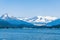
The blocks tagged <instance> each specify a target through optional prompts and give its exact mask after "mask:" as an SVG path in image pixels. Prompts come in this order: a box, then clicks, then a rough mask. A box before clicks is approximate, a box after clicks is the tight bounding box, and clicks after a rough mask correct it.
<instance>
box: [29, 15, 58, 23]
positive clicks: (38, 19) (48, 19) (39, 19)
mask: <svg viewBox="0 0 60 40" xmlns="http://www.w3.org/2000/svg"><path fill="white" fill-rule="evenodd" d="M55 19H57V17H52V16H35V17H33V18H30V19H28V21H29V22H44V23H48V22H51V21H53V20H55Z"/></svg>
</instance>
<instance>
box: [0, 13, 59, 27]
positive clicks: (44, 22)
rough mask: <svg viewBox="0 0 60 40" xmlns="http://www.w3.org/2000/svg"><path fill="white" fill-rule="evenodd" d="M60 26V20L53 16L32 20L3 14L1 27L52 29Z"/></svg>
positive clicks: (36, 17) (33, 18)
mask: <svg viewBox="0 0 60 40" xmlns="http://www.w3.org/2000/svg"><path fill="white" fill-rule="evenodd" d="M56 25H60V18H57V17H53V16H35V17H30V18H24V17H14V16H9V15H8V14H3V15H2V16H1V17H0V27H7V28H8V27H14V28H15V27H18V28H23V27H28V28H29V27H38V26H39V27H42V26H45V27H52V26H56Z"/></svg>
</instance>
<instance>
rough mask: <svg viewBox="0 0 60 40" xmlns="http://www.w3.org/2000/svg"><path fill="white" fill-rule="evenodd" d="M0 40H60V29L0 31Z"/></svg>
mask: <svg viewBox="0 0 60 40" xmlns="http://www.w3.org/2000/svg"><path fill="white" fill-rule="evenodd" d="M0 40H60V29H45V28H43V29H32V28H30V29H28V28H27V29H0Z"/></svg>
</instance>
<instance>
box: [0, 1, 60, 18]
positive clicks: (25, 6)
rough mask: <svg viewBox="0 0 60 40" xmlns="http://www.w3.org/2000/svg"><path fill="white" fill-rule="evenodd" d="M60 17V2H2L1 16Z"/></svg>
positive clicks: (0, 4) (0, 2)
mask: <svg viewBox="0 0 60 40" xmlns="http://www.w3.org/2000/svg"><path fill="white" fill-rule="evenodd" d="M4 13H8V14H9V15H12V16H16V17H32V16H56V17H60V15H59V14H60V0H0V15H2V14H4Z"/></svg>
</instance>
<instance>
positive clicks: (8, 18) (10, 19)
mask: <svg viewBox="0 0 60 40" xmlns="http://www.w3.org/2000/svg"><path fill="white" fill-rule="evenodd" d="M0 18H1V19H2V20H4V21H7V22H8V23H10V24H12V25H14V26H33V24H31V23H29V22H25V21H23V20H20V19H18V18H16V17H13V16H9V15H8V14H3V15H2V16H1V17H0Z"/></svg>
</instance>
